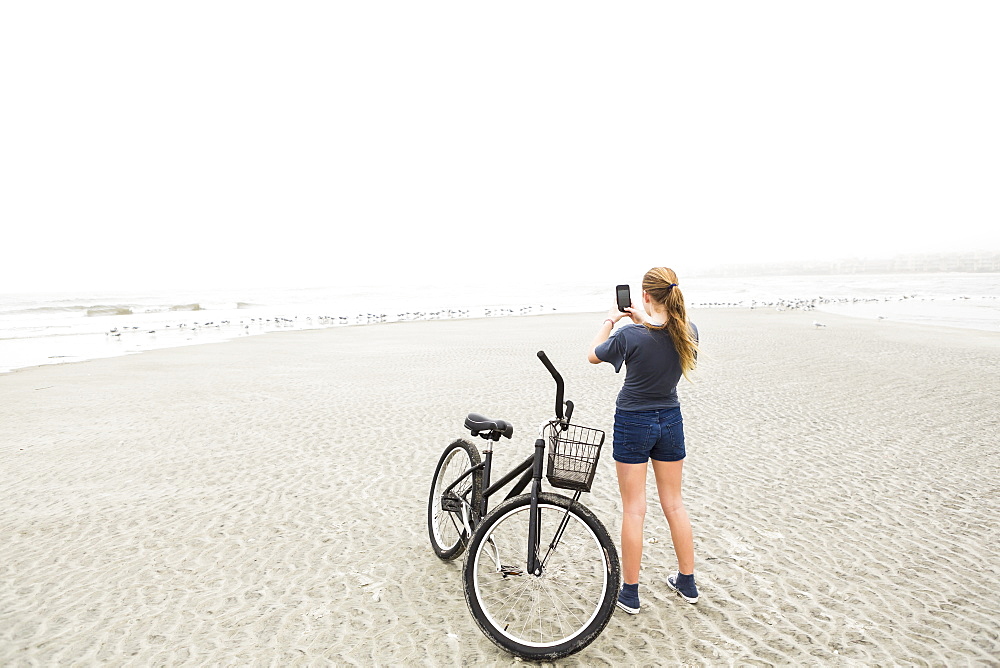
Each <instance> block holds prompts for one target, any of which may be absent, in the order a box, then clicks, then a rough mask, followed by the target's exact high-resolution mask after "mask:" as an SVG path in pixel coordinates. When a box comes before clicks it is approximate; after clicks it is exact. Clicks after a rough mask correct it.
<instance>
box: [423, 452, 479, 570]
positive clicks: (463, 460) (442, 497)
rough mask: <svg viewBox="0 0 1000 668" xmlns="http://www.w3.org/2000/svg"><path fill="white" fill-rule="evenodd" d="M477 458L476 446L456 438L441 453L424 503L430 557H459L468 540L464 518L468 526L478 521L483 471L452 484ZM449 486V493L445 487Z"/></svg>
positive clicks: (448, 558) (473, 464)
mask: <svg viewBox="0 0 1000 668" xmlns="http://www.w3.org/2000/svg"><path fill="white" fill-rule="evenodd" d="M480 461H481V458H480V456H479V450H477V449H476V446H474V445H472V444H471V443H469V442H468V441H463V440H462V439H458V440H457V441H455V442H454V443H452V444H451V445H449V446H448V447H447V448H445V449H444V452H443V453H442V454H441V459H439V460H438V465H437V468H436V469H434V479H433V482H431V496H430V499H429V500H428V501H427V532H428V533H429V534H430V539H431V547H433V548H434V554H436V555H437V556H438V557H440V558H441V559H444V560H445V561H449V560H451V559H454V558H455V557H457V556H458V555H460V554H462V552H463V551H464V550H465V546H466V544H467V543H468V541H469V536H468V532H467V531H466V528H465V515H468V517H469V520H470V523H471V524H474V523H475V520H476V519H478V518H477V517H476V514H477V513H478V508H479V502H480V499H481V498H482V493H483V472H482V471H476V472H474V473H472V474H471V475H468V476H466V477H465V478H463V479H462V480H461V482H459V483H458V484H457V485H455V486H454V487H452V484H453V483H454V482H455V481H456V480H458V479H459V478H461V477H462V476H463V475H465V473H466V472H467V471H468V470H469V469H471V468H473V467H474V466H478V465H479V462H480ZM449 487H451V490H450V491H446V490H448V488H449Z"/></svg>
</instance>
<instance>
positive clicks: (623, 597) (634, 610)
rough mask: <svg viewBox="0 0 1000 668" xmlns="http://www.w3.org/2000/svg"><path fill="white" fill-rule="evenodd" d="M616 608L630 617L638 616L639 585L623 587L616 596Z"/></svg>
mask: <svg viewBox="0 0 1000 668" xmlns="http://www.w3.org/2000/svg"><path fill="white" fill-rule="evenodd" d="M618 607H619V608H621V609H622V610H624V611H625V612H627V613H628V614H630V615H638V614H639V585H632V586H631V587H630V586H629V585H623V586H622V590H621V592H620V593H619V594H618Z"/></svg>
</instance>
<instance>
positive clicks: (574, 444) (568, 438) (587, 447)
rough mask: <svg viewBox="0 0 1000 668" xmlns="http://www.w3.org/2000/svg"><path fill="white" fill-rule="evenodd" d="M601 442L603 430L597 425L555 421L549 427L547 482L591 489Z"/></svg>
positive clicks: (585, 490)
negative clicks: (569, 423) (584, 425)
mask: <svg viewBox="0 0 1000 668" xmlns="http://www.w3.org/2000/svg"><path fill="white" fill-rule="evenodd" d="M602 445H604V432H603V431H601V430H600V429H591V428H590V427H580V426H578V425H575V424H571V425H566V428H565V430H563V429H562V425H560V424H559V423H558V422H555V423H553V424H552V426H551V428H550V430H549V456H548V459H549V464H548V471H547V472H546V475H547V476H548V478H549V484H550V485H552V486H553V487H559V488H561V489H579V490H581V491H584V492H589V491H590V486H591V485H593V484H594V475H595V474H596V473H597V459H598V458H599V457H600V455H601V446H602Z"/></svg>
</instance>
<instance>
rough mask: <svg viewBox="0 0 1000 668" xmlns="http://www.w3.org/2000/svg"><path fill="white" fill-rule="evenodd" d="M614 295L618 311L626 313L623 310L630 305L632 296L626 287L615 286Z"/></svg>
mask: <svg viewBox="0 0 1000 668" xmlns="http://www.w3.org/2000/svg"><path fill="white" fill-rule="evenodd" d="M615 295H616V297H617V299H618V310H619V311H621V312H622V313H626V312H627V311H625V309H627V308H628V307H629V306H631V305H632V294H631V292H629V289H628V286H627V285H616V286H615Z"/></svg>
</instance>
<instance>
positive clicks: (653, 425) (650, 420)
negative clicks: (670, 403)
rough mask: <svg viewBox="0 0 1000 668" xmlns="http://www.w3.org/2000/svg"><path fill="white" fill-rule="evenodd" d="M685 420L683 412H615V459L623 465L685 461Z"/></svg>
mask: <svg viewBox="0 0 1000 668" xmlns="http://www.w3.org/2000/svg"><path fill="white" fill-rule="evenodd" d="M684 455H685V452H684V419H683V418H682V417H681V409H680V407H677V408H665V409H663V410H658V411H622V410H616V411H615V440H614V458H615V461H616V462H621V463H622V464H645V463H646V462H647V461H648V460H649V459H650V458H652V459H655V460H657V461H661V462H676V461H680V460H681V459H684Z"/></svg>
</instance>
